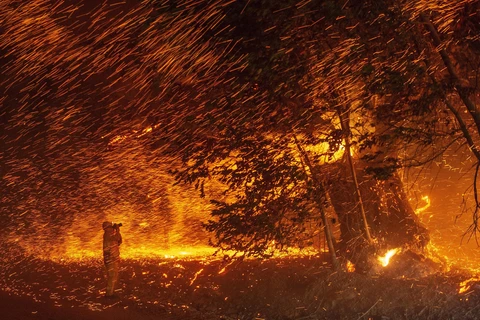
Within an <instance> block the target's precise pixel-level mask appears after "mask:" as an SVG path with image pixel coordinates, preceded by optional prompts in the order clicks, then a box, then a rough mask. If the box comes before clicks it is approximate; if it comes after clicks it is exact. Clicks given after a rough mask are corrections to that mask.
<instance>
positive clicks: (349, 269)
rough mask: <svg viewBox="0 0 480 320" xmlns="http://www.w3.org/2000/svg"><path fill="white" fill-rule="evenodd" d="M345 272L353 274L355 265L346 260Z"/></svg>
mask: <svg viewBox="0 0 480 320" xmlns="http://www.w3.org/2000/svg"><path fill="white" fill-rule="evenodd" d="M347 271H348V272H355V265H354V264H353V263H352V262H351V261H350V260H347Z"/></svg>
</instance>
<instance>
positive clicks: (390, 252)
mask: <svg viewBox="0 0 480 320" xmlns="http://www.w3.org/2000/svg"><path fill="white" fill-rule="evenodd" d="M398 251H400V249H399V248H395V249H391V250H388V251H387V253H386V254H385V255H384V256H380V257H378V261H379V262H380V263H381V265H382V266H383V267H386V266H388V264H389V263H390V259H391V258H392V257H393V256H394V255H395V254H397V252H398Z"/></svg>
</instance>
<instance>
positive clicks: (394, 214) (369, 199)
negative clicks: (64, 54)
mask: <svg viewBox="0 0 480 320" xmlns="http://www.w3.org/2000/svg"><path fill="white" fill-rule="evenodd" d="M357 161H358V160H357ZM336 166H337V168H336V169H337V174H336V175H335V178H333V179H332V180H331V181H330V184H329V190H328V192H329V194H330V198H331V202H332V206H333V208H334V209H335V212H336V214H337V216H338V220H339V223H340V232H341V235H340V241H339V243H338V249H339V251H340V254H341V255H343V256H344V257H345V258H346V259H348V260H350V261H351V262H352V263H353V264H355V268H356V270H358V271H359V272H367V271H368V270H370V269H371V263H372V262H371V259H370V257H371V256H372V254H373V253H374V250H375V248H372V247H371V246H369V244H368V242H367V241H366V239H365V238H364V237H363V221H362V218H361V212H360V208H359V206H358V204H357V202H356V201H355V186H354V182H353V181H351V179H348V178H345V177H349V176H351V175H349V174H347V173H348V165H347V164H345V163H337V164H336ZM357 167H363V166H362V165H359V166H357ZM356 171H357V172H356V173H357V178H358V185H359V187H360V191H361V194H362V198H363V204H364V206H365V212H366V214H367V216H366V218H367V223H368V225H369V226H370V232H371V234H372V237H373V238H374V239H375V240H376V246H377V248H384V249H391V248H398V247H405V246H408V247H409V248H413V249H416V250H419V251H422V249H423V248H424V247H425V246H426V245H427V244H428V241H429V235H428V232H427V229H426V228H425V227H424V226H422V225H421V223H420V221H419V219H418V217H417V216H416V215H415V212H414V210H413V209H412V207H411V205H410V203H409V201H408V198H407V195H406V194H405V191H404V190H403V184H402V182H401V180H400V177H399V176H398V175H396V174H394V175H393V176H392V177H390V178H389V179H387V180H376V179H374V177H372V176H371V175H366V174H365V172H364V171H363V170H360V169H357V170H356Z"/></svg>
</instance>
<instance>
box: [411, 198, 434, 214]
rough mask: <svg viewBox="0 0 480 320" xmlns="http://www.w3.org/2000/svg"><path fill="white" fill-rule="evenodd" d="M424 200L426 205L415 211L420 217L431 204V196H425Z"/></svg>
mask: <svg viewBox="0 0 480 320" xmlns="http://www.w3.org/2000/svg"><path fill="white" fill-rule="evenodd" d="M422 200H423V201H424V202H425V205H424V206H423V207H420V208H417V209H415V213H416V214H417V215H418V214H420V213H422V212H423V211H425V210H427V209H428V208H429V207H430V205H431V203H430V197H429V196H423V197H422Z"/></svg>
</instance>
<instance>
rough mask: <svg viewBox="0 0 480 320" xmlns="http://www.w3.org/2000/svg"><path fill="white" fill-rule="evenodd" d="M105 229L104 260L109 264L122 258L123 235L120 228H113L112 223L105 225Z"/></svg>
mask: <svg viewBox="0 0 480 320" xmlns="http://www.w3.org/2000/svg"><path fill="white" fill-rule="evenodd" d="M103 230H104V234H103V261H104V262H105V264H106V265H108V264H111V263H114V262H118V261H119V260H120V245H121V244H122V235H121V234H120V230H118V229H115V228H113V226H112V224H110V225H104V227H103Z"/></svg>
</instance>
